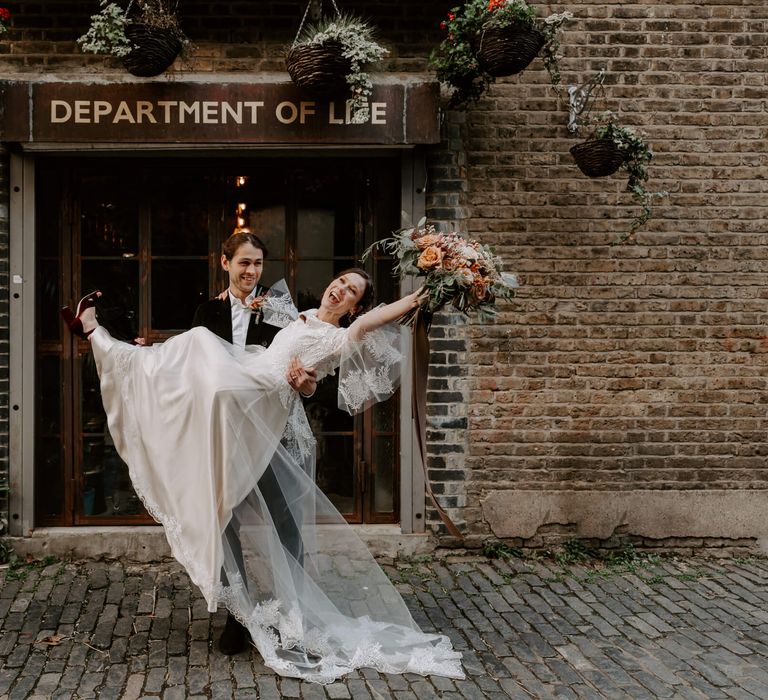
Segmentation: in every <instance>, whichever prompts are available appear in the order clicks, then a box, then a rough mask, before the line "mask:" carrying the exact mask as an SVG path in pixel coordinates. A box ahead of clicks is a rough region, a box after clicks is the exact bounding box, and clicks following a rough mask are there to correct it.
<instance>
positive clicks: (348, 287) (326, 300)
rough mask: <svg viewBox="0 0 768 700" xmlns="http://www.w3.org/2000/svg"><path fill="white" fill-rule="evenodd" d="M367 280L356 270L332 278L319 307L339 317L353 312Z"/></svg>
mask: <svg viewBox="0 0 768 700" xmlns="http://www.w3.org/2000/svg"><path fill="white" fill-rule="evenodd" d="M367 284H368V283H367V282H366V281H365V280H364V279H363V278H362V277H361V276H360V275H358V274H357V273H356V272H350V273H348V274H346V275H342V276H341V277H339V278H338V279H335V280H333V281H332V282H331V283H330V284H329V285H328V287H327V288H326V290H325V292H323V298H322V300H321V301H320V308H321V309H323V310H325V311H327V312H330V313H331V314H332V315H333V316H335V317H336V318H341V317H342V316H345V315H346V314H348V313H350V312H354V311H355V309H356V307H357V305H358V303H359V302H360V300H361V299H362V297H363V293H364V292H365V289H366V286H367Z"/></svg>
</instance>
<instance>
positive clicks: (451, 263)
mask: <svg viewBox="0 0 768 700" xmlns="http://www.w3.org/2000/svg"><path fill="white" fill-rule="evenodd" d="M460 267H461V260H459V259H458V258H454V257H453V256H452V255H444V256H443V268H444V269H446V270H448V271H449V272H453V271H454V270H458V269H459V268H460Z"/></svg>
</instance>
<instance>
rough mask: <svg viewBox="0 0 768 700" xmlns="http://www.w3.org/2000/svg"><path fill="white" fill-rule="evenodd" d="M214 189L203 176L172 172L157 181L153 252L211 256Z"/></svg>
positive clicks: (152, 227) (154, 187) (153, 209)
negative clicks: (210, 205) (210, 211)
mask: <svg viewBox="0 0 768 700" xmlns="http://www.w3.org/2000/svg"><path fill="white" fill-rule="evenodd" d="M210 188H211V183H210V181H209V179H208V178H206V177H203V176H200V175H198V176H186V177H179V176H177V175H170V176H166V177H163V178H161V179H160V180H158V181H156V183H153V186H152V190H153V192H155V193H156V197H155V198H154V199H153V202H152V209H151V219H150V220H151V229H152V234H151V240H152V255H201V256H203V257H205V258H207V257H208V245H209V243H208V232H209V228H210V226H209V223H208V200H209V198H210Z"/></svg>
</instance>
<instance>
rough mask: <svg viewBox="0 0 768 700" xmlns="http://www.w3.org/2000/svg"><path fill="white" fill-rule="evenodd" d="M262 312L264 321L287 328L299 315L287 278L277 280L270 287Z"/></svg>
mask: <svg viewBox="0 0 768 700" xmlns="http://www.w3.org/2000/svg"><path fill="white" fill-rule="evenodd" d="M261 312H262V313H263V314H264V323H268V324H269V325H271V326H277V327H278V328H285V327H286V326H287V325H288V324H289V323H291V322H292V321H295V320H296V319H297V318H298V317H299V312H298V309H297V308H296V307H295V306H294V304H293V300H292V299H291V293H290V292H289V291H288V285H287V284H286V283H285V280H280V281H278V282H275V283H274V284H273V285H272V286H271V287H270V288H269V291H268V292H267V294H266V297H265V299H264V303H263V304H262V305H261Z"/></svg>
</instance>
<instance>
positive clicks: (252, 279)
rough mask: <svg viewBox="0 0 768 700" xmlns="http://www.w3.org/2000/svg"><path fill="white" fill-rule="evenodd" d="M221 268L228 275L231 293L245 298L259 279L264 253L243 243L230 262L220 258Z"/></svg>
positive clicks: (262, 267) (222, 257)
mask: <svg viewBox="0 0 768 700" xmlns="http://www.w3.org/2000/svg"><path fill="white" fill-rule="evenodd" d="M221 266H222V267H223V268H224V269H225V270H226V271H227V272H228V273H229V288H230V289H231V290H232V293H233V294H234V295H235V296H238V297H242V298H245V297H247V296H248V295H249V294H250V293H251V292H252V291H253V289H254V287H255V286H256V285H257V284H258V283H259V280H260V279H261V273H262V270H263V269H264V252H263V251H262V250H260V249H259V248H256V247H255V246H253V245H251V244H250V243H243V244H242V245H241V246H240V247H239V248H238V249H237V251H236V252H235V254H234V255H233V256H232V259H231V260H227V258H225V257H224V256H223V255H222V256H221Z"/></svg>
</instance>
